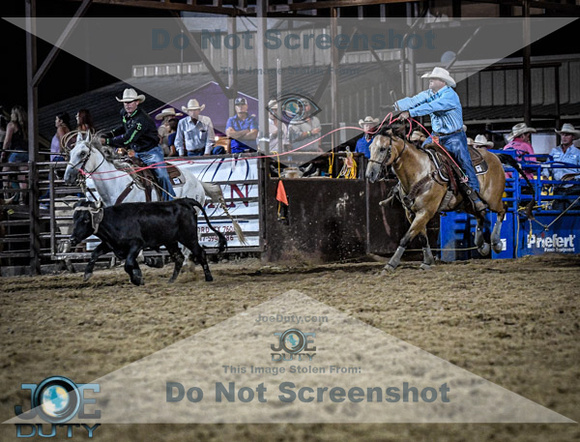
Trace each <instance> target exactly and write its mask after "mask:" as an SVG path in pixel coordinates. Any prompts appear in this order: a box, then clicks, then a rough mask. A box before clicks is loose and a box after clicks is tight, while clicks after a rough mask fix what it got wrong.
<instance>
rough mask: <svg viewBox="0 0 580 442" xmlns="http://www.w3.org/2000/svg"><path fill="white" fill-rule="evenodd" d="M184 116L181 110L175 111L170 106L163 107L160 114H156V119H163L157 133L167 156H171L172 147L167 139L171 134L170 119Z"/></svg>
mask: <svg viewBox="0 0 580 442" xmlns="http://www.w3.org/2000/svg"><path fill="white" fill-rule="evenodd" d="M181 116H183V114H182V113H181V112H175V109H173V108H172V107H168V108H166V109H163V110H162V111H161V112H160V113H159V114H157V115H156V116H155V119H156V120H158V121H161V124H160V125H159V127H158V128H157V133H158V134H159V142H160V143H161V148H162V149H163V154H164V155H165V156H170V153H171V152H170V149H169V144H168V140H167V136H168V135H169V133H170V132H169V121H170V120H172V119H177V118H179V117H181Z"/></svg>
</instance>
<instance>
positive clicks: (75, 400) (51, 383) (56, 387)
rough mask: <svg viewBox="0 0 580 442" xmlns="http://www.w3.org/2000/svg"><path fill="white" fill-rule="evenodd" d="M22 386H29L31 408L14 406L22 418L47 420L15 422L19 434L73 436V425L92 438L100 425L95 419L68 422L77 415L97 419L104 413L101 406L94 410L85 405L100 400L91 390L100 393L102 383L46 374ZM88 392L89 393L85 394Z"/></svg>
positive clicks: (80, 417) (21, 436)
mask: <svg viewBox="0 0 580 442" xmlns="http://www.w3.org/2000/svg"><path fill="white" fill-rule="evenodd" d="M20 388H21V389H22V390H30V410H28V411H23V408H22V406H21V405H16V406H15V407H14V412H15V413H16V416H18V417H19V418H20V419H22V420H25V421H26V420H33V419H36V418H37V417H40V418H41V419H42V420H44V421H46V422H47V423H48V424H51V425H49V426H48V428H45V424H38V423H25V424H24V423H23V424H16V436H17V437H20V438H25V437H34V436H36V435H38V436H40V437H55V436H56V435H57V434H59V435H60V436H61V437H68V438H70V437H73V433H74V429H75V428H77V429H82V430H86V431H87V433H88V435H89V438H92V437H93V433H94V431H95V430H96V429H97V428H98V427H99V426H100V425H101V424H98V423H95V422H92V423H90V424H86V423H83V424H67V423H66V422H68V421H70V420H71V419H72V418H74V417H75V416H78V419H82V420H85V419H86V420H87V421H89V420H96V419H99V418H100V417H101V411H100V410H91V411H92V413H90V414H89V413H87V411H86V410H85V405H89V404H96V402H97V400H96V399H95V398H93V397H91V396H92V393H99V392H100V386H99V384H75V383H74V382H73V381H71V380H70V379H68V378H65V377H63V376H52V377H50V378H46V379H45V380H44V381H42V382H41V383H40V384H22V385H21V387H20ZM86 392H92V393H89V394H88V396H89V397H85V393H86Z"/></svg>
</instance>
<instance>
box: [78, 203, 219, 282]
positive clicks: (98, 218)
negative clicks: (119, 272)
mask: <svg viewBox="0 0 580 442" xmlns="http://www.w3.org/2000/svg"><path fill="white" fill-rule="evenodd" d="M196 208H198V209H200V210H201V212H202V213H203V216H204V217H205V220H206V222H207V225H208V226H209V228H210V229H212V230H213V232H214V233H215V234H216V235H217V236H218V240H219V244H218V248H219V251H220V252H222V251H223V250H224V249H225V247H226V245H227V244H226V238H225V237H224V235H223V234H222V233H220V232H218V231H217V230H216V229H215V228H214V227H213V226H212V225H211V223H210V222H209V219H208V217H207V214H206V213H205V210H204V209H203V206H202V205H201V204H199V203H198V202H197V201H195V200H193V199H191V198H182V199H176V200H173V201H169V202H152V203H126V204H119V205H116V206H111V207H105V208H98V207H96V206H95V205H94V203H89V202H83V203H80V204H79V205H77V207H76V208H75V213H74V216H73V220H74V229H73V233H72V235H71V237H70V241H71V245H73V246H74V245H76V244H78V243H79V242H81V241H82V240H83V239H85V238H88V237H89V236H90V235H93V234H94V235H96V236H97V237H98V238H99V239H100V240H101V243H100V244H99V245H98V246H97V248H96V249H95V250H94V251H93V253H92V255H91V259H90V261H89V263H88V264H87V267H86V269H85V276H84V278H85V281H87V280H88V279H89V278H90V277H91V276H92V274H93V269H94V266H95V262H96V261H97V259H98V257H99V256H101V255H104V254H105V253H108V252H110V251H113V252H114V253H115V255H116V256H117V257H118V258H120V259H124V260H125V271H126V272H127V273H128V274H129V277H130V278H131V282H132V283H133V284H135V285H141V284H144V282H143V275H142V274H141V270H140V269H139V265H138V264H137V255H139V252H140V251H141V250H143V249H145V248H154V249H155V248H158V247H160V246H165V247H166V248H167V251H168V252H169V254H170V257H171V259H172V260H173V261H174V262H175V268H174V270H173V275H172V276H171V279H170V280H169V282H173V281H175V279H176V278H177V275H179V271H180V270H181V267H182V266H183V260H184V257H183V254H182V253H181V251H180V250H179V247H178V243H181V244H183V245H184V246H185V247H187V248H188V249H189V250H191V252H192V256H193V257H195V259H196V262H198V263H199V264H201V266H202V267H203V272H204V274H205V280H206V281H213V277H212V276H211V273H210V271H209V267H208V265H207V259H206V254H205V250H204V249H203V247H201V246H200V244H199V242H198V239H197V212H196Z"/></svg>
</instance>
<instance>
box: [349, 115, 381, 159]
mask: <svg viewBox="0 0 580 442" xmlns="http://www.w3.org/2000/svg"><path fill="white" fill-rule="evenodd" d="M378 123H379V119H378V118H373V117H371V116H367V117H365V119H364V120H358V125H359V126H360V127H362V129H363V130H364V132H365V133H364V135H363V136H362V137H360V138H359V139H358V141H357V142H356V146H355V148H354V151H355V152H359V153H362V154H363V155H364V156H365V157H366V158H370V157H371V150H370V145H371V143H372V142H373V139H374V138H375V134H374V133H370V132H371V131H372V129H373V128H374V127H375V126H376V125H377V124H378Z"/></svg>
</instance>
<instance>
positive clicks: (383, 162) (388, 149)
mask: <svg viewBox="0 0 580 442" xmlns="http://www.w3.org/2000/svg"><path fill="white" fill-rule="evenodd" d="M384 136H386V137H388V138H389V141H390V142H389V147H388V148H387V147H381V149H380V151H381V152H383V151H384V150H386V151H387V154H386V155H385V158H383V159H382V161H377V160H372V159H369V161H368V162H369V163H376V164H379V165H380V166H383V165H384V164H385V161H387V158H391V151H392V149H393V137H391V136H390V135H384ZM406 148H407V143H406V142H405V140H403V150H401V152H399V154H398V155H397V157H396V158H394V159H393V163H394V162H395V161H397V159H399V158H400V156H401V155H403V152H405V149H406Z"/></svg>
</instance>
